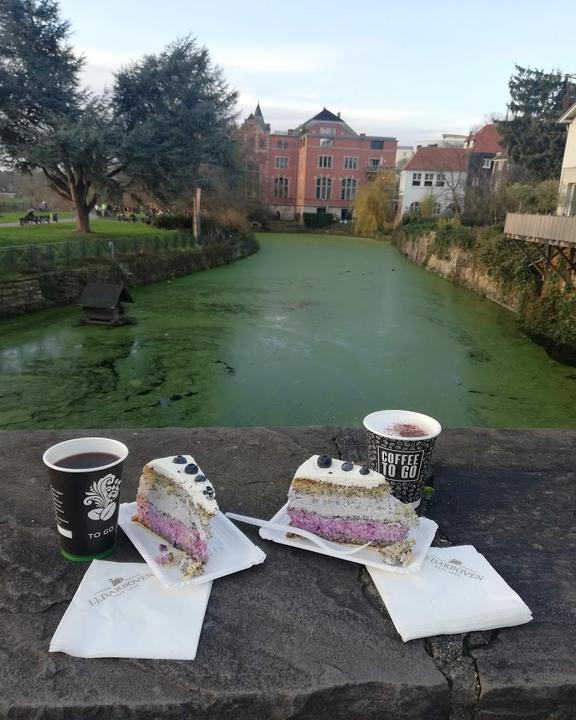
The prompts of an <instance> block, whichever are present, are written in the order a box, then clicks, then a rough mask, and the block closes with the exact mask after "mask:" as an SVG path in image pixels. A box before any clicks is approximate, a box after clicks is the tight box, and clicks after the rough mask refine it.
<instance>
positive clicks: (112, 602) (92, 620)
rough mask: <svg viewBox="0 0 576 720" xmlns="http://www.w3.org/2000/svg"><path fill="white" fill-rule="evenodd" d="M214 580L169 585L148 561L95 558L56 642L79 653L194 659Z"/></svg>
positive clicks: (54, 646) (56, 648)
mask: <svg viewBox="0 0 576 720" xmlns="http://www.w3.org/2000/svg"><path fill="white" fill-rule="evenodd" d="M211 587H212V583H211V582H207V583H204V584H202V585H197V586H195V587H186V588H171V589H168V588H166V587H164V585H163V584H162V583H161V582H160V581H159V580H158V579H157V578H156V577H155V576H154V575H153V573H152V572H151V570H150V568H149V567H148V565H146V564H145V563H115V562H106V561H105V560H93V561H92V563H91V565H90V567H89V568H88V570H87V572H86V574H85V575H84V577H83V579H82V582H81V583H80V585H79V587H78V590H77V591H76V594H75V595H74V597H73V598H72V602H71V603H70V605H69V606H68V609H67V610H66V612H65V613H64V617H63V618H62V620H61V621H60V625H58V628H57V630H56V632H55V633H54V636H53V638H52V640H51V642H50V652H64V653H67V654H68V655H74V656H75V657H84V658H95V657H126V658H150V659H163V660H193V659H194V658H195V657H196V650H197V648H198V641H199V639H200V633H201V631H202V624H203V622H204V613H205V612H206V606H207V605H208V598H209V597H210V590H211Z"/></svg>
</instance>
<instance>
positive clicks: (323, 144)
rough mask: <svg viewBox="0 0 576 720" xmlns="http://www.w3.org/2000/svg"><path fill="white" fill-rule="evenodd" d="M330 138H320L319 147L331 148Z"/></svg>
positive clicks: (331, 141)
mask: <svg viewBox="0 0 576 720" xmlns="http://www.w3.org/2000/svg"><path fill="white" fill-rule="evenodd" d="M332 143H333V140H332V138H320V147H332Z"/></svg>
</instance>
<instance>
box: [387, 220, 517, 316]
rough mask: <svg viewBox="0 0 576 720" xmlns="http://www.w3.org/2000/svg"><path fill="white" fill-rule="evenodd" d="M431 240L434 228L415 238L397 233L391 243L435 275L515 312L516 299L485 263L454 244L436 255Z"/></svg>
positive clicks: (433, 238) (433, 236) (433, 235)
mask: <svg viewBox="0 0 576 720" xmlns="http://www.w3.org/2000/svg"><path fill="white" fill-rule="evenodd" d="M435 239H436V236H435V233H434V231H432V232H428V233H424V234H422V235H418V236H415V237H410V236H409V235H407V234H406V233H397V234H396V235H395V238H394V244H395V245H396V247H397V248H398V249H399V250H400V252H401V253H402V254H403V255H405V256H406V257H408V258H410V260H413V261H414V262H416V263H418V264H419V265H423V266H424V267H425V268H427V269H428V270H431V271H432V272H434V273H436V274H437V275H441V276H442V277H444V278H447V279H449V280H452V282H455V283H456V284H458V285H463V286H464V287H466V288H469V289H470V290H474V292H477V293H478V294H479V295H482V296H483V297H486V298H488V299H489V300H492V301H493V302H496V303H498V304H499V305H503V306H504V307H505V308H508V310H512V312H515V313H517V312H518V298H517V297H516V296H515V295H514V294H513V293H512V292H511V291H506V290H505V289H504V288H503V287H502V285H501V283H499V282H498V281H497V280H496V279H495V278H494V277H492V276H491V275H490V271H489V269H488V267H487V266H486V265H485V263H483V262H482V261H481V260H479V259H478V258H477V257H476V256H475V255H474V254H473V253H472V252H471V251H469V250H465V249H462V248H457V247H451V248H450V252H449V253H448V254H447V256H446V257H440V256H438V255H437V254H435V253H434V248H433V245H434V241H435Z"/></svg>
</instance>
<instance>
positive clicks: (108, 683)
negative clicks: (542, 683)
mask: <svg viewBox="0 0 576 720" xmlns="http://www.w3.org/2000/svg"><path fill="white" fill-rule="evenodd" d="M336 432H337V431H336V430H331V429H327V428H323V429H322V428H305V429H297V428H290V429H287V430H282V429H260V428H256V429H245V430H238V429H208V430H202V429H176V430H114V431H110V433H107V431H98V433H97V432H95V431H88V432H83V433H78V432H34V433H25V432H6V433H2V434H0V458H1V459H0V476H1V477H2V478H3V481H2V482H3V485H4V487H3V489H2V495H3V498H4V503H3V505H2V507H0V523H2V527H6V528H7V529H6V534H7V535H10V533H11V532H13V533H14V539H13V541H12V542H11V544H10V546H9V547H7V549H6V551H5V552H4V551H3V552H2V553H0V561H1V563H2V564H1V567H0V569H1V572H2V577H3V578H4V579H8V578H9V577H10V576H11V575H12V574H13V573H14V572H15V571H17V572H18V573H20V572H22V575H23V576H25V577H26V576H27V577H28V579H27V580H22V579H21V580H19V581H18V582H16V583H14V582H12V583H6V582H4V583H2V589H1V590H0V647H1V648H3V650H2V653H3V655H2V659H1V660H0V662H1V665H0V668H1V672H0V698H1V700H0V715H1V714H2V713H5V714H7V713H9V717H10V718H29V717H39V718H40V717H42V718H74V719H76V718H78V717H82V718H103V717H106V718H124V717H135V718H136V717H137V718H138V719H139V720H141V719H142V718H150V719H152V718H159V717H169V718H170V717H174V718H177V717H178V718H180V717H184V716H188V717H192V718H214V720H216V719H218V720H221V719H228V718H229V719H230V720H242V719H243V718H246V719H247V720H248V719H250V720H252V719H258V718H266V719H268V718H271V719H274V720H275V719H278V720H284V719H287V718H291V720H312V719H313V720H323V719H324V718H325V719H326V720H329V719H330V720H333V719H334V720H339V719H340V718H342V720H344V718H346V719H349V718H355V719H358V720H363V719H364V718H367V719H368V718H374V719H376V718H378V720H398V719H401V718H407V719H408V718H410V720H412V719H418V718H426V719H427V720H436V719H438V720H440V719H443V718H446V717H447V713H448V705H449V691H448V685H447V683H446V681H445V679H444V677H443V676H442V675H441V673H440V672H439V671H438V670H437V668H436V667H435V665H434V663H433V661H432V659H431V658H430V657H429V656H428V654H427V653H426V651H425V648H424V643H423V642H420V641H418V642H414V643H410V644H408V645H404V644H403V643H402V642H401V641H400V640H399V638H398V636H397V635H396V632H395V630H394V628H393V626H392V625H391V623H390V622H389V621H386V620H385V618H384V617H383V616H382V611H381V609H380V608H379V607H377V606H376V605H374V604H373V603H371V602H368V601H367V600H366V598H365V596H364V595H363V593H362V587H361V584H360V583H359V582H358V575H359V572H360V570H361V568H360V567H359V566H358V565H355V564H352V563H344V562H341V561H337V560H333V559H331V558H327V557H324V556H321V555H315V554H312V553H303V552H302V551H297V550H293V549H291V548H287V547H283V546H280V545H275V544H273V543H267V542H265V541H262V540H260V539H259V537H258V534H257V531H256V529H255V528H251V527H247V526H246V527H245V528H244V530H245V531H246V533H247V534H248V535H249V536H250V537H251V538H252V539H253V540H254V541H255V542H257V543H258V544H259V545H260V546H261V547H263V548H264V550H265V552H266V553H267V559H266V561H265V563H264V564H263V565H260V566H258V567H255V568H252V569H250V570H248V571H245V572H243V573H238V574H236V575H232V576H229V577H226V578H222V579H221V580H218V581H216V582H215V583H214V585H213V588H212V594H211V597H210V602H209V605H208V610H207V613H206V618H205V623H204V628H203V631H202V637H201V640H200V646H199V650H198V655H197V658H196V660H195V661H194V662H171V661H147V660H118V659H98V660H82V659H78V658H73V657H69V656H67V655H64V654H60V653H57V654H53V655H51V654H49V653H48V652H47V648H48V643H49V640H50V637H51V636H52V634H53V632H54V630H55V629H56V626H57V625H58V622H59V621H60V619H61V617H62V615H63V613H64V611H65V609H66V607H67V603H68V601H69V600H70V598H71V597H72V596H73V594H74V592H75V589H76V587H77V585H78V583H79V581H80V579H81V577H82V575H83V574H84V572H85V569H86V568H85V566H80V565H75V564H73V563H68V562H67V561H65V560H64V559H63V558H62V557H61V556H60V555H59V553H58V541H57V538H56V533H55V532H54V530H53V524H54V521H53V514H52V507H51V499H50V495H49V492H48V485H47V481H46V476H45V472H44V469H43V467H42V465H41V461H40V458H41V454H42V451H43V450H44V449H45V448H46V447H47V446H49V445H51V444H52V443H54V442H56V441H59V440H61V439H64V438H65V437H70V436H76V435H80V434H83V435H94V434H102V433H107V434H111V435H113V436H114V437H117V438H119V439H121V440H123V441H124V442H126V443H127V444H128V446H129V447H130V450H131V455H130V457H129V458H128V461H127V463H126V467H125V482H124V485H123V490H122V492H123V498H124V499H131V498H133V497H134V495H135V490H136V486H137V481H138V476H139V470H140V468H141V466H142V465H143V463H144V462H145V461H146V460H148V459H150V458H151V456H152V455H154V456H162V455H168V454H171V453H177V452H180V451H188V452H193V453H195V454H196V455H197V456H198V457H199V458H201V460H202V467H203V469H204V470H206V471H207V473H208V474H209V476H210V477H211V478H212V480H213V482H214V484H215V485H216V488H217V491H218V500H219V503H220V505H221V507H222V508H223V509H224V510H235V511H238V512H243V513H249V514H254V515H259V516H261V517H262V516H264V517H266V516H270V515H272V514H273V513H274V512H275V511H276V510H277V509H279V507H281V505H283V504H284V502H285V500H286V491H287V489H288V485H289V483H290V480H291V477H292V474H293V471H294V468H295V467H296V466H297V465H298V464H299V463H300V462H302V461H303V460H304V459H305V458H306V457H308V456H309V455H310V454H311V453H312V452H316V451H320V452H322V451H325V452H331V453H333V454H334V455H337V451H336V447H335V445H334V440H333V438H334V437H335V436H336ZM15 518H17V519H18V521H19V522H18V523H15V522H14V520H15ZM18 528H20V529H18ZM20 545H22V546H24V547H20V549H18V547H19V546H20ZM114 558H115V559H117V560H124V561H137V560H139V556H138V553H137V552H136V550H135V549H134V548H133V547H132V545H131V543H130V542H129V541H128V540H127V538H126V537H125V536H124V534H123V533H122V532H120V536H119V542H118V550H117V552H116V554H115V555H114ZM20 566H22V568H21V567H20ZM50 577H52V578H53V582H52V583H51V584H50V583H49V578H50Z"/></svg>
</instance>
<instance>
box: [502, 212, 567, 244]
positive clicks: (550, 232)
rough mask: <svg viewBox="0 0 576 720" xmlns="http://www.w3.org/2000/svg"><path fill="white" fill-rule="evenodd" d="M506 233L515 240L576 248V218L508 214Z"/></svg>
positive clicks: (505, 225) (505, 226)
mask: <svg viewBox="0 0 576 720" xmlns="http://www.w3.org/2000/svg"><path fill="white" fill-rule="evenodd" d="M504 233H505V235H508V236H510V237H511V238H514V239H515V240H525V241H527V242H535V243H541V244H545V245H558V246H560V247H576V216H569V217H563V216H561V215H525V214H521V213H508V215H506V223H505V224H504Z"/></svg>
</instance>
